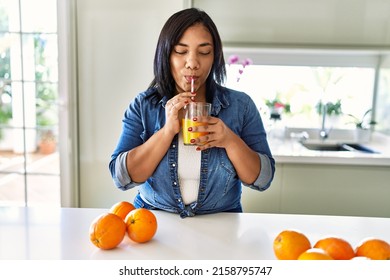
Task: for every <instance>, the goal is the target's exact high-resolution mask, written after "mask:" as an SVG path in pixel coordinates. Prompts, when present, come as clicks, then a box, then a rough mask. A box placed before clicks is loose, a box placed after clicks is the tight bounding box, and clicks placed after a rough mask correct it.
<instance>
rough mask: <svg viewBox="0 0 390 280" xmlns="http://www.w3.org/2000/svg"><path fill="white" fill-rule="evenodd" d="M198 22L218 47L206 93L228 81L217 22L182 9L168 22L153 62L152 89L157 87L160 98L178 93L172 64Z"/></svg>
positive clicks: (200, 12)
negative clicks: (178, 47) (176, 50)
mask: <svg viewBox="0 0 390 280" xmlns="http://www.w3.org/2000/svg"><path fill="white" fill-rule="evenodd" d="M198 23H201V24H203V25H204V26H205V27H206V28H207V29H208V31H209V32H210V34H211V37H212V38H213V44H214V61H213V66H212V68H211V71H210V74H209V76H208V78H207V81H206V92H210V91H211V90H212V89H213V88H214V87H215V86H216V85H217V84H219V85H221V84H222V83H223V82H224V81H225V78H226V67H225V59H224V57H223V51H222V41H221V38H220V36H219V33H218V29H217V27H216V25H215V24H214V22H213V20H212V19H211V18H210V16H209V15H208V14H207V13H206V12H204V11H201V10H199V9H197V8H189V9H185V10H181V11H179V12H177V13H175V14H173V15H172V16H171V17H170V18H169V19H168V20H167V22H166V23H165V25H164V26H163V28H162V30H161V33H160V36H159V38H158V42H157V47H156V52H155V55H154V63H153V70H154V79H153V81H152V82H151V83H150V85H149V89H150V88H156V89H157V92H158V94H159V96H160V98H162V97H164V96H166V97H168V98H171V97H173V95H174V92H175V81H174V79H173V76H172V73H171V66H170V62H169V58H170V55H171V52H172V49H173V47H174V46H175V45H177V44H178V42H179V40H180V38H181V37H182V36H183V33H184V32H185V31H186V30H187V28H189V27H191V26H193V25H194V24H198Z"/></svg>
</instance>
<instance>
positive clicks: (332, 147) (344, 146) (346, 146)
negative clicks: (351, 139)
mask: <svg viewBox="0 0 390 280" xmlns="http://www.w3.org/2000/svg"><path fill="white" fill-rule="evenodd" d="M300 143H301V144H302V145H303V146H304V147H305V148H306V149H309V150H313V151H333V152H337V151H341V152H348V151H349V152H363V153H370V154H376V153H377V152H376V151H374V150H372V149H370V148H368V147H366V146H364V145H362V144H358V143H332V142H317V141H316V142H306V141H301V142H300Z"/></svg>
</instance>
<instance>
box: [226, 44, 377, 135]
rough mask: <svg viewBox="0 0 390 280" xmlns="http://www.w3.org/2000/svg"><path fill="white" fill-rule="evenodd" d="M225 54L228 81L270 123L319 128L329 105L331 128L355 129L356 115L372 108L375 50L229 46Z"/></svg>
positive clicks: (267, 123) (368, 116)
mask: <svg viewBox="0 0 390 280" xmlns="http://www.w3.org/2000/svg"><path fill="white" fill-rule="evenodd" d="M225 58H226V60H227V63H228V64H227V74H228V79H227V83H226V85H227V86H228V87H231V88H235V89H238V90H242V91H244V92H246V93H248V94H249V95H250V96H251V97H252V99H253V100H254V101H255V103H256V105H257V106H258V108H259V110H260V112H261V114H262V116H263V121H264V123H265V125H266V126H267V127H268V128H270V127H272V125H273V123H274V121H275V120H280V122H281V123H282V124H283V125H284V126H289V127H314V128H319V127H321V121H322V112H323V110H324V109H326V112H327V119H326V120H327V124H326V125H327V127H328V128H354V124H353V120H354V118H353V117H352V116H355V117H357V118H362V117H363V115H364V114H365V113H366V112H367V111H369V110H371V109H372V107H373V102H374V92H375V84H376V69H377V67H378V61H379V55H378V54H377V53H375V52H373V51H350V52H346V51H343V52H342V51H329V50H322V51H321V50H300V51H297V50H266V51H262V50H253V49H252V50H245V49H235V50H233V49H227V50H225ZM244 65H245V67H244ZM324 105H326V107H325V106H324ZM371 112H372V111H369V113H368V114H367V118H368V122H369V121H370V120H371Z"/></svg>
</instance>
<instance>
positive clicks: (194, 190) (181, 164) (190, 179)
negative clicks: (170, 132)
mask: <svg viewBox="0 0 390 280" xmlns="http://www.w3.org/2000/svg"><path fill="white" fill-rule="evenodd" d="M178 152H179V158H178V175H179V184H180V192H181V196H182V199H183V203H184V204H185V205H188V204H190V203H192V202H194V201H196V200H197V199H198V192H199V182H200V161H201V152H200V151H196V146H186V145H184V144H183V135H182V133H181V132H180V133H179V150H178Z"/></svg>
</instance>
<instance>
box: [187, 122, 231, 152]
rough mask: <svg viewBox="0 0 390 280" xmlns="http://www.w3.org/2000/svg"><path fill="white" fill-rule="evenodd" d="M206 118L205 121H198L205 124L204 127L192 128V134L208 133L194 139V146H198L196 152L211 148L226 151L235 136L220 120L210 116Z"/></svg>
mask: <svg viewBox="0 0 390 280" xmlns="http://www.w3.org/2000/svg"><path fill="white" fill-rule="evenodd" d="M206 118H207V119H205V120H198V121H199V122H205V123H206V124H205V125H200V126H194V127H192V132H208V134H207V135H204V136H200V137H199V138H197V139H195V143H194V144H195V145H197V146H198V147H197V150H198V151H200V150H205V149H208V148H212V147H218V148H225V149H226V148H227V147H228V146H229V143H231V141H233V139H234V138H235V137H237V135H236V134H235V133H234V132H233V131H232V130H231V129H230V128H229V127H227V125H226V124H225V123H224V122H223V121H222V120H221V119H219V118H216V117H211V116H210V117H206Z"/></svg>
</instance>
